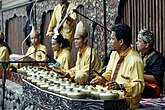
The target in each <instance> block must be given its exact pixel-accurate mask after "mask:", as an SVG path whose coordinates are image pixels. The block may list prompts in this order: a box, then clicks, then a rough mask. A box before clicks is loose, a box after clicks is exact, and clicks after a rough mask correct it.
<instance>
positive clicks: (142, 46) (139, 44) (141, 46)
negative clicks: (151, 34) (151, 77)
mask: <svg viewBox="0 0 165 110" xmlns="http://www.w3.org/2000/svg"><path fill="white" fill-rule="evenodd" d="M146 46H147V43H145V42H144V41H143V40H140V39H138V40H137V42H136V47H137V50H138V51H140V52H143V51H144V49H145V48H146Z"/></svg>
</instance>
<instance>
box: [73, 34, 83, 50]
mask: <svg viewBox="0 0 165 110" xmlns="http://www.w3.org/2000/svg"><path fill="white" fill-rule="evenodd" d="M74 43H75V47H76V48H79V49H81V48H83V47H84V46H85V41H84V40H83V39H82V37H81V36H80V35H75V36H74Z"/></svg>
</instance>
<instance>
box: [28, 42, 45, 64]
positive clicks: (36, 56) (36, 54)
mask: <svg viewBox="0 0 165 110" xmlns="http://www.w3.org/2000/svg"><path fill="white" fill-rule="evenodd" d="M37 50H42V51H44V52H45V54H47V48H46V46H44V45H42V44H40V43H39V44H37V45H36V46H35V47H34V46H33V45H32V46H30V47H29V48H28V50H27V53H26V55H29V54H31V53H33V52H34V51H36V52H34V53H33V54H31V55H30V57H31V58H32V59H34V60H36V61H46V60H47V57H46V55H45V54H44V53H43V52H41V51H37Z"/></svg>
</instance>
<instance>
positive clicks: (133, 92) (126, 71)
mask: <svg viewBox="0 0 165 110" xmlns="http://www.w3.org/2000/svg"><path fill="white" fill-rule="evenodd" d="M119 58H120V55H119V54H118V52H117V51H114V52H112V54H111V56H110V61H109V63H108V65H107V68H106V72H105V73H104V74H103V76H104V77H106V79H108V80H111V78H112V76H113V73H114V71H115V68H116V64H117V62H118V60H119ZM143 69H144V65H143V62H142V60H141V57H140V55H139V54H138V53H137V52H136V51H135V50H134V49H133V48H131V49H130V50H129V51H128V52H127V54H126V56H125V58H124V61H123V62H122V63H121V66H120V69H119V71H118V75H117V78H116V80H115V81H116V82H117V83H118V84H123V85H124V88H125V96H123V97H125V98H126V99H128V101H129V103H130V108H131V109H134V108H137V107H138V106H139V101H140V99H141V93H142V91H143V89H144V76H143Z"/></svg>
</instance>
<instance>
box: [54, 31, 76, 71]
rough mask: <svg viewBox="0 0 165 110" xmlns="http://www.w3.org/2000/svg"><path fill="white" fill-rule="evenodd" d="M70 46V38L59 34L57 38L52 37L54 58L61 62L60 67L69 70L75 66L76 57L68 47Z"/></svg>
mask: <svg viewBox="0 0 165 110" xmlns="http://www.w3.org/2000/svg"><path fill="white" fill-rule="evenodd" d="M69 46H70V43H69V41H68V39H66V38H63V36H62V34H59V35H58V36H57V37H56V38H52V48H53V51H54V59H56V61H58V62H59V63H60V69H64V70H69V69H70V68H72V67H73V66H74V59H73V56H72V54H71V52H70V51H69V50H68V49H66V48H67V47H69Z"/></svg>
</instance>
